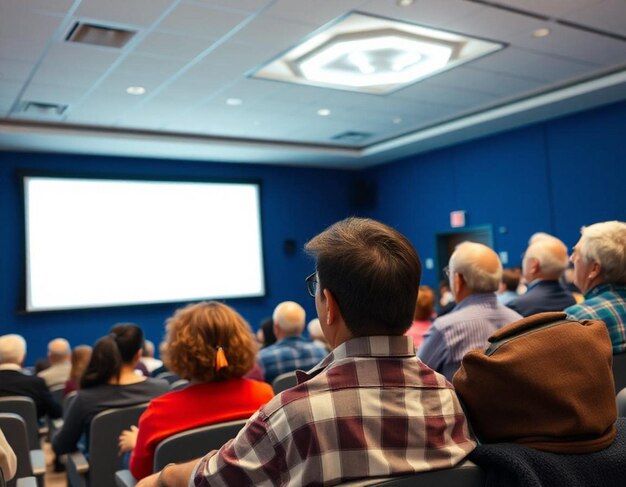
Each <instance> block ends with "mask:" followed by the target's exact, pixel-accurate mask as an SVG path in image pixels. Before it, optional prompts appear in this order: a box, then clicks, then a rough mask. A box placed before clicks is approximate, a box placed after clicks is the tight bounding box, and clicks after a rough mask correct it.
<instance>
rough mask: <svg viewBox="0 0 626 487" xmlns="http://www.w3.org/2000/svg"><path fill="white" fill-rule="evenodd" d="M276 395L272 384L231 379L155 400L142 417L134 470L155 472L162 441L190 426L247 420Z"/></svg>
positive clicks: (136, 472) (139, 473)
mask: <svg viewBox="0 0 626 487" xmlns="http://www.w3.org/2000/svg"><path fill="white" fill-rule="evenodd" d="M273 396H274V393H273V392H272V387H271V386H270V385H269V384H266V383H264V382H257V381H254V380H250V379H230V380H227V381H225V382H210V383H208V384H194V385H190V386H188V387H186V388H185V389H181V390H179V391H173V392H169V393H167V394H164V395H162V396H160V397H157V398H155V399H153V400H152V401H150V404H149V405H148V408H147V409H146V410H145V412H144V413H143V414H142V415H141V418H140V419H139V433H138V435H137V443H136V445H135V448H134V449H133V453H132V455H131V457H130V471H131V473H132V474H133V476H134V477H135V478H136V479H137V480H139V479H142V478H144V477H147V476H148V475H150V474H151V473H152V466H153V462H154V451H155V450H156V447H157V445H158V444H159V443H160V442H161V440H163V439H165V438H167V437H169V436H172V435H173V434H175V433H180V432H181V431H185V430H188V429H191V428H197V427H200V426H206V425H209V424H215V423H222V422H225V421H233V420H235V419H247V418H249V417H250V416H252V414H253V413H255V412H256V410H257V409H259V407H261V406H262V405H264V404H265V403H266V402H268V401H269V400H270V399H271V398H272V397H273ZM207 453H208V452H207Z"/></svg>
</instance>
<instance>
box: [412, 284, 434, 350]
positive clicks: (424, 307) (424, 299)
mask: <svg viewBox="0 0 626 487" xmlns="http://www.w3.org/2000/svg"><path fill="white" fill-rule="evenodd" d="M434 307H435V292H434V291H433V290H432V288H430V287H428V286H420V287H419V293H418V295H417V301H416V303H415V313H414V314H413V323H412V324H411V328H409V329H408V330H407V331H406V333H405V335H406V336H409V337H411V338H413V345H414V346H415V349H416V350H417V349H418V348H419V346H420V345H421V344H422V342H423V341H424V334H425V333H426V332H427V331H428V330H429V329H430V327H431V325H432V324H433V321H432V318H433V309H434Z"/></svg>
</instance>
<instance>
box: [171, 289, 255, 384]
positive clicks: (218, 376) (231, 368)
mask: <svg viewBox="0 0 626 487" xmlns="http://www.w3.org/2000/svg"><path fill="white" fill-rule="evenodd" d="M166 333H167V336H166V341H167V355H166V356H165V357H164V361H165V365H166V366H167V367H168V368H169V369H170V370H171V371H172V372H174V373H175V374H177V375H179V376H180V377H182V378H184V379H188V380H191V379H195V380H197V381H200V382H212V381H216V380H225V379H229V378H231V377H242V376H244V375H245V374H246V373H247V372H248V371H250V369H251V368H252V366H253V365H254V361H255V356H256V352H257V347H256V345H255V341H254V339H253V337H252V332H251V331H250V326H249V325H248V323H247V322H246V320H244V319H243V318H242V317H241V315H240V314H239V313H237V312H236V311H235V310H234V309H232V308H231V307H229V306H226V305H225V304H222V303H218V302H216V301H210V302H201V303H197V304H190V305H188V306H185V307H184V308H181V309H179V310H178V311H176V313H174V316H172V317H171V318H169V319H168V320H167V323H166ZM218 346H221V347H222V348H223V350H224V353H225V354H226V359H227V360H228V367H224V368H222V369H220V370H219V371H217V372H216V371H215V354H216V350H217V347H218Z"/></svg>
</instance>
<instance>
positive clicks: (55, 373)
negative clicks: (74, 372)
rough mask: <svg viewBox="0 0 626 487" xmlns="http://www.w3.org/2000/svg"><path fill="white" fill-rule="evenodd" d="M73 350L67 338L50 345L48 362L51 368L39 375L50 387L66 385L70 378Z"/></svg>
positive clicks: (56, 340) (55, 340)
mask: <svg viewBox="0 0 626 487" xmlns="http://www.w3.org/2000/svg"><path fill="white" fill-rule="evenodd" d="M71 356H72V349H71V347H70V343H69V342H68V341H67V340H66V339H65V338H55V339H54V340H52V341H51V342H50V343H48V362H49V363H50V367H48V368H47V369H44V370H42V371H41V372H39V373H38V374H37V375H38V376H39V377H41V378H42V379H43V380H45V381H46V385H47V386H48V387H52V386H56V385H60V384H65V382H66V381H67V379H68V378H69V376H70V369H71V368H72V364H71V363H70V359H71Z"/></svg>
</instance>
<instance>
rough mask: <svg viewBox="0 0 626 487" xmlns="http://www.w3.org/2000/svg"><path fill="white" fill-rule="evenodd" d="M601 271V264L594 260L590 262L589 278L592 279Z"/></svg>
mask: <svg viewBox="0 0 626 487" xmlns="http://www.w3.org/2000/svg"><path fill="white" fill-rule="evenodd" d="M601 273H602V266H601V265H600V264H599V263H598V262H596V261H595V260H594V261H593V263H592V264H591V270H590V271H589V280H590V281H593V280H594V279H596V278H597V277H599V276H600V274H601Z"/></svg>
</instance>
